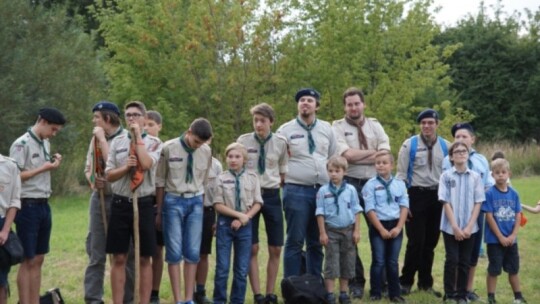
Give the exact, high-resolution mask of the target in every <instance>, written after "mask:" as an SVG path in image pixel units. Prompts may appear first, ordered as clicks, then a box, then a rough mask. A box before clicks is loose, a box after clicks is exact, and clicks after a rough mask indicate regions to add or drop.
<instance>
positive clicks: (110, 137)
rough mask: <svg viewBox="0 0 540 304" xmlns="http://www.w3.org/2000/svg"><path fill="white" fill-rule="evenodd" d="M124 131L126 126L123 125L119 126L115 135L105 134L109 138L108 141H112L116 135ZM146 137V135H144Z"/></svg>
mask: <svg viewBox="0 0 540 304" xmlns="http://www.w3.org/2000/svg"><path fill="white" fill-rule="evenodd" d="M122 131H124V128H122V126H120V127H118V129H117V130H116V132H114V134H113V135H111V136H106V135H105V138H106V139H107V141H111V140H113V139H114V138H115V137H116V136H118V135H120V133H122ZM143 138H144V136H143Z"/></svg>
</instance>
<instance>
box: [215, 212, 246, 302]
mask: <svg viewBox="0 0 540 304" xmlns="http://www.w3.org/2000/svg"><path fill="white" fill-rule="evenodd" d="M233 220H234V218H231V217H226V216H223V215H220V216H219V217H218V219H217V228H216V252H217V254H216V274H215V278H214V303H215V304H225V303H227V281H228V279H229V268H230V264H231V249H232V248H233V246H234V262H233V263H234V264H233V283H232V287H231V297H230V301H229V303H231V304H241V303H244V301H245V297H246V287H247V273H248V267H249V260H250V257H251V229H252V228H251V221H249V222H248V224H247V225H245V226H244V227H240V228H239V229H238V230H236V231H235V230H233V229H232V228H231V224H232V222H233Z"/></svg>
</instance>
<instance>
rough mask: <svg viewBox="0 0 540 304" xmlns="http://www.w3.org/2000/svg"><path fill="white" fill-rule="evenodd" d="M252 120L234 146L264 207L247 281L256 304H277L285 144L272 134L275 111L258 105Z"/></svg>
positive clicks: (254, 233) (255, 231) (255, 222)
mask: <svg viewBox="0 0 540 304" xmlns="http://www.w3.org/2000/svg"><path fill="white" fill-rule="evenodd" d="M250 112H251V115H252V116H253V129H254V132H251V133H247V134H244V135H241V136H240V137H238V140H237V142H238V143H240V144H242V145H244V147H246V149H247V153H248V160H247V163H246V169H247V170H248V171H249V172H253V173H255V174H257V176H258V177H259V183H260V185H261V195H262V198H263V202H264V204H263V205H262V207H261V212H259V213H257V214H256V215H255V216H254V217H253V221H252V226H251V227H252V228H253V231H252V233H251V235H252V246H251V262H250V267H249V279H250V283H251V289H252V290H253V295H254V297H255V299H254V302H255V303H256V304H264V303H277V296H276V295H275V294H274V286H275V282H276V277H277V273H278V269H279V257H280V255H281V247H282V246H283V211H282V210H283V209H282V206H281V198H280V194H279V188H280V186H281V184H282V183H283V180H284V178H285V173H287V162H288V160H289V155H288V154H287V141H286V139H285V138H283V137H282V136H280V135H277V134H274V133H272V125H273V124H274V119H275V114H274V109H272V107H271V106H270V105H268V104H266V103H261V104H258V105H256V106H254V107H253V108H251V110H250ZM261 214H262V216H263V218H264V223H265V227H266V236H267V240H268V264H267V267H266V270H267V272H266V296H264V295H262V294H261V287H260V284H259V262H258V259H257V254H258V252H259V219H260V215H261Z"/></svg>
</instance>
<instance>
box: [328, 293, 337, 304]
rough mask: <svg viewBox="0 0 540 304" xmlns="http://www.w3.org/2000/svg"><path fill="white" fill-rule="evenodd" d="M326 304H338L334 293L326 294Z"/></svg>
mask: <svg viewBox="0 0 540 304" xmlns="http://www.w3.org/2000/svg"><path fill="white" fill-rule="evenodd" d="M326 303H328V304H336V296H335V295H334V293H330V292H329V293H328V294H326Z"/></svg>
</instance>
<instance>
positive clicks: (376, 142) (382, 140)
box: [332, 117, 390, 179]
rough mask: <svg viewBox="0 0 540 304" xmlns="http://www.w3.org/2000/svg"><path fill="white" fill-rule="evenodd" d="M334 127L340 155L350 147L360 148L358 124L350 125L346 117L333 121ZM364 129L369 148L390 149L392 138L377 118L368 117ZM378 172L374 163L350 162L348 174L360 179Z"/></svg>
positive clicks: (367, 177) (370, 176)
mask: <svg viewBox="0 0 540 304" xmlns="http://www.w3.org/2000/svg"><path fill="white" fill-rule="evenodd" d="M332 128H333V129H334V132H335V134H336V140H337V145H338V154H339V155H342V154H343V152H345V151H346V150H348V149H350V148H353V149H360V143H359V142H358V128H357V127H356V126H352V125H350V124H349V123H347V121H345V118H343V119H340V120H335V121H334V122H333V123H332ZM362 131H363V132H364V135H365V136H366V141H367V145H368V150H376V151H379V150H389V151H390V140H389V139H388V135H386V132H384V129H383V127H382V126H381V124H380V123H379V121H377V119H375V118H367V117H366V119H365V123H364V125H363V126H362ZM376 173H377V172H376V171H375V166H374V165H360V164H349V168H348V169H347V176H350V177H354V178H359V179H369V178H372V177H374V176H375V174H376Z"/></svg>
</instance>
